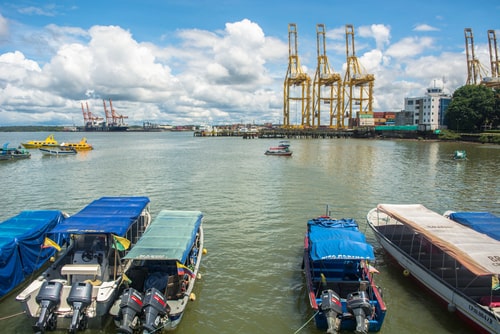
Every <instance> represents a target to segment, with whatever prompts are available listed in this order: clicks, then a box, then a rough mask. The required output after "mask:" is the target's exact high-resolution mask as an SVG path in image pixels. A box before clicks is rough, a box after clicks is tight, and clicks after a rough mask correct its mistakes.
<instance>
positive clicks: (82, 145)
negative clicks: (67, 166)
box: [61, 137, 94, 151]
mask: <svg viewBox="0 0 500 334" xmlns="http://www.w3.org/2000/svg"><path fill="white" fill-rule="evenodd" d="M61 147H71V148H74V149H75V150H77V151H90V150H93V149H94V147H93V146H92V145H90V144H89V143H88V142H87V138H85V137H83V138H82V139H81V140H80V141H79V142H78V143H71V142H69V143H68V142H64V143H61Z"/></svg>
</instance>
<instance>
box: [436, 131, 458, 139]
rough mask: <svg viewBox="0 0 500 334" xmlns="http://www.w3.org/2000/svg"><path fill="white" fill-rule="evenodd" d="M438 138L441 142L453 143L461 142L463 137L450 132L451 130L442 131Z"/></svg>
mask: <svg viewBox="0 0 500 334" xmlns="http://www.w3.org/2000/svg"><path fill="white" fill-rule="evenodd" d="M438 138H439V139H440V140H451V141H454V140H460V138H461V136H460V135H459V134H458V133H456V132H453V131H450V130H442V131H441V132H440V133H439V135H438Z"/></svg>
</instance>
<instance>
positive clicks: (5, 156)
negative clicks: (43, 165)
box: [0, 143, 31, 161]
mask: <svg viewBox="0 0 500 334" xmlns="http://www.w3.org/2000/svg"><path fill="white" fill-rule="evenodd" d="M28 158H31V153H30V152H29V151H28V150H26V149H24V148H21V147H19V148H15V147H9V143H5V144H4V145H3V146H2V147H1V148H0V161H1V160H20V159H28Z"/></svg>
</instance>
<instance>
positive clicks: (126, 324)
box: [117, 288, 143, 334]
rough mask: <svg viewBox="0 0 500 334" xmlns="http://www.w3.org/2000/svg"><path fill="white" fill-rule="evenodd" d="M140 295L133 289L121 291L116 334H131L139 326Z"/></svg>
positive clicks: (141, 303)
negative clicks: (118, 323)
mask: <svg viewBox="0 0 500 334" xmlns="http://www.w3.org/2000/svg"><path fill="white" fill-rule="evenodd" d="M142 298H143V297H142V294H141V293H140V292H139V291H137V290H136V289H134V288H128V289H125V291H123V294H122V296H121V301H120V311H119V312H118V317H119V320H120V326H119V327H118V329H117V332H118V333H125V334H133V333H134V331H135V330H137V329H138V328H139V326H140V315H141V310H142V305H143V302H142Z"/></svg>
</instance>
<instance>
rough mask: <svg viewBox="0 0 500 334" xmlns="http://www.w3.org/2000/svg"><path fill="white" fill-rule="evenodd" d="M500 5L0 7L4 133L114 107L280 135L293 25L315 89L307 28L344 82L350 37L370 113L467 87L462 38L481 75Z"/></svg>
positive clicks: (166, 0)
mask: <svg viewBox="0 0 500 334" xmlns="http://www.w3.org/2000/svg"><path fill="white" fill-rule="evenodd" d="M499 18H500V2H496V1H486V0H478V1H474V2H471V1H461V0H458V1H457V0H444V1H429V0H422V1H404V0H400V1H392V0H390V1H383V0H380V1H368V0H358V1H352V2H349V1H335V0H329V1H327V0H323V1H317V0H311V1H298V0H288V1H269V0H268V1H262V0H254V1H243V0H232V1H230V0H221V1H208V0H200V1H189V0H163V1H160V0H158V1H153V0H145V1H131V0H122V1H114V0H109V1H89V0H64V1H63V0H56V1H35V0H31V1H26V0H16V1H13V0H12V1H3V0H1V1H0V126H5V125H38V124H50V125H72V124H75V125H82V124H83V117H82V113H81V103H82V102H83V103H85V102H87V103H88V104H89V107H90V110H91V111H92V112H93V113H94V114H97V115H98V116H101V117H102V116H104V111H103V106H102V100H103V99H105V100H109V99H112V101H113V106H114V108H115V109H116V111H117V112H118V113H120V114H122V115H127V116H128V119H127V121H128V123H129V124H138V125H140V124H142V122H144V121H150V122H155V123H160V124H173V125H182V124H202V123H211V124H213V125H218V124H227V123H238V122H243V123H263V122H273V123H278V122H281V120H282V117H283V80H284V78H285V75H286V71H287V66H288V24H289V23H295V24H296V25H297V32H298V43H299V46H298V54H299V58H300V62H301V65H302V66H303V68H304V70H305V71H307V73H309V75H310V76H311V78H314V72H315V70H316V50H317V49H316V24H319V23H321V24H325V26H326V36H327V39H326V52H327V56H328V59H329V63H330V65H331V67H332V70H333V71H334V72H337V73H340V74H341V76H342V77H343V76H344V73H345V70H344V66H345V58H346V56H345V25H346V24H352V25H353V26H354V29H355V47H356V55H357V56H358V59H359V62H360V63H361V65H362V66H363V68H364V70H365V71H366V72H367V73H371V74H374V75H375V88H374V97H375V101H374V111H399V110H401V109H402V108H403V105H404V98H405V97H415V96H422V95H423V94H424V93H425V89H426V88H427V87H430V86H433V85H436V86H439V87H444V89H445V91H447V92H449V93H453V91H454V90H455V89H456V88H458V87H460V86H462V85H464V84H465V81H466V77H467V73H466V69H467V67H466V60H465V40H464V28H472V30H473V33H474V43H475V52H476V56H477V58H478V59H479V60H480V62H481V64H482V65H483V66H484V68H485V75H489V70H490V66H489V53H488V39H487V30H490V29H494V30H495V31H496V34H497V36H498V37H497V39H498V40H499V41H500V19H499Z"/></svg>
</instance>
